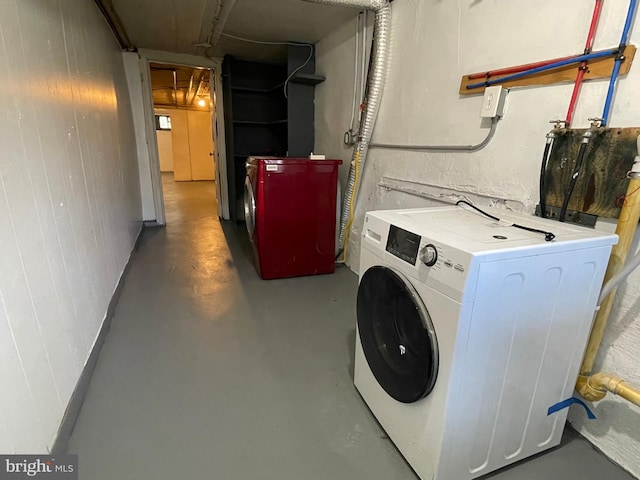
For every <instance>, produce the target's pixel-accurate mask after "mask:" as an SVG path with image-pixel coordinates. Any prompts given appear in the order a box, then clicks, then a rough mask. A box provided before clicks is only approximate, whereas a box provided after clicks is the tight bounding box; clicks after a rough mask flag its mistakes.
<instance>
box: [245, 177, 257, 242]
mask: <svg viewBox="0 0 640 480" xmlns="http://www.w3.org/2000/svg"><path fill="white" fill-rule="evenodd" d="M244 221H245V224H246V225H247V231H248V232H249V238H253V232H254V230H255V228H256V197H255V196H254V194H253V187H252V186H251V179H250V178H249V176H246V177H245V179H244Z"/></svg>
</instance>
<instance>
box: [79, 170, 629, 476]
mask: <svg viewBox="0 0 640 480" xmlns="http://www.w3.org/2000/svg"><path fill="white" fill-rule="evenodd" d="M164 180H165V182H164V183H165V199H166V204H167V219H168V225H167V227H166V228H162V229H160V228H157V229H147V230H145V231H144V233H143V236H142V239H141V241H140V247H139V249H138V250H137V251H136V253H135V255H134V259H133V263H132V266H131V270H130V272H129V274H128V276H127V278H126V283H125V286H124V289H123V291H122V296H121V298H120V301H119V303H118V306H117V308H116V313H115V317H114V320H113V325H112V328H111V330H110V332H109V334H108V336H107V339H106V342H105V345H104V347H103V350H102V352H101V354H100V358H99V361H98V365H97V367H96V371H95V374H94V376H93V379H92V382H91V385H90V387H89V391H88V393H87V397H86V400H85V403H84V405H83V407H82V410H81V413H80V416H79V418H78V422H77V424H76V426H75V429H74V432H73V435H72V438H71V442H70V445H69V449H68V450H69V453H76V454H78V455H79V462H80V478H81V480H114V479H118V480H129V479H131V480H134V479H135V480H143V479H154V480H165V479H166V480H169V479H171V480H175V479H178V478H184V479H228V480H233V479H239V480H248V479H252V480H253V479H255V480H260V479H265V480H266V479H278V480H300V479H322V480H326V479H355V480H358V479H368V480H370V479H385V480H391V479H406V480H409V479H411V480H415V478H416V476H415V474H414V473H413V472H412V471H411V469H410V468H409V466H408V465H407V464H406V463H405V462H404V460H403V459H402V457H401V456H400V454H399V453H398V452H397V450H396V449H395V447H394V446H393V444H392V443H391V442H390V441H389V440H388V439H387V437H386V435H385V434H384V432H383V431H382V430H381V428H380V426H379V425H378V424H377V423H376V421H375V419H374V418H373V416H372V415H371V413H370V412H369V410H368V409H367V407H366V406H365V405H364V403H363V401H362V399H361V398H360V397H359V395H358V393H357V392H356V390H355V389H354V387H353V385H352V368H353V365H352V362H353V344H354V341H355V331H354V308H355V293H356V287H357V277H356V276H355V275H354V274H353V273H351V272H350V271H349V270H348V269H346V268H339V269H338V270H337V271H336V273H335V274H333V275H323V276H316V277H304V278H295V279H286V280H271V281H262V280H260V279H259V278H258V276H257V275H256V274H255V272H254V270H253V268H252V265H251V258H250V250H249V245H248V242H247V239H246V236H245V235H244V232H243V229H242V228H241V227H239V226H236V225H231V224H224V225H221V224H220V222H219V221H218V219H217V216H216V209H215V199H214V195H215V188H214V185H213V183H212V182H197V183H179V184H176V183H174V182H173V181H172V178H171V177H170V176H167V175H165V178H164ZM571 477H579V478H582V479H596V478H598V479H600V478H607V479H608V480H618V479H619V480H623V479H624V480H629V479H631V478H632V477H630V476H629V475H627V474H626V473H625V472H623V471H622V470H621V469H619V468H618V467H616V466H615V465H613V464H612V463H610V462H609V461H608V460H607V459H606V458H605V457H604V456H602V455H601V454H599V453H598V452H596V451H595V450H594V449H593V448H592V447H591V446H590V444H589V443H588V442H586V441H585V440H583V439H582V438H581V437H578V436H577V435H576V434H574V433H572V432H570V431H568V432H567V433H566V434H565V440H564V442H563V445H562V446H561V447H560V448H558V449H555V450H554V451H551V452H549V453H547V454H544V455H540V456H538V457H536V458H533V459H531V460H529V461H526V462H522V463H520V464H518V465H516V466H513V467H510V468H508V469H505V470H502V471H500V472H498V473H495V474H493V475H491V476H490V477H486V478H492V479H500V480H507V479H516V478H517V479H519V480H528V479H545V480H554V479H558V480H559V479H566V478H571ZM451 480H456V479H451Z"/></svg>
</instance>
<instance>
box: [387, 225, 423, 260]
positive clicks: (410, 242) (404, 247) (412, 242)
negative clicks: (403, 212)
mask: <svg viewBox="0 0 640 480" xmlns="http://www.w3.org/2000/svg"><path fill="white" fill-rule="evenodd" d="M420 240H421V237H420V235H416V234H415V233H411V232H408V231H407V230H403V229H402V228H399V227H396V226H395V225H391V226H390V228H389V235H388V236H387V247H386V250H387V252H389V253H391V254H392V255H395V256H396V257H398V258H399V259H401V260H404V261H405V262H407V263H410V264H411V265H415V264H416V261H417V260H418V251H419V249H420ZM420 259H422V253H421V254H420Z"/></svg>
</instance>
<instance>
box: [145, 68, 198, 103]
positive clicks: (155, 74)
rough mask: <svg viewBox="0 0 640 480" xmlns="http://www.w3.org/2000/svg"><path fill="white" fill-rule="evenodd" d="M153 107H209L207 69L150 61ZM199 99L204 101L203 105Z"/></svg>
mask: <svg viewBox="0 0 640 480" xmlns="http://www.w3.org/2000/svg"><path fill="white" fill-rule="evenodd" d="M150 67H151V86H152V90H153V105H154V106H155V107H177V108H197V109H198V110H202V109H207V110H208V108H209V93H210V92H209V70H207V69H202V68H190V67H180V66H172V65H164V64H157V63H152V64H151V65H150ZM199 100H204V102H206V103H205V104H204V105H200V104H199V103H198V101H199Z"/></svg>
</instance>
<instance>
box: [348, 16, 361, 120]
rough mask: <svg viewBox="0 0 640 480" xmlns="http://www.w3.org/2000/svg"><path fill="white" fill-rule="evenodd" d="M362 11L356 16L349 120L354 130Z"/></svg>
mask: <svg viewBox="0 0 640 480" xmlns="http://www.w3.org/2000/svg"><path fill="white" fill-rule="evenodd" d="M361 17H362V13H360V14H359V15H358V16H357V17H356V42H355V45H356V48H355V60H354V62H353V64H354V68H353V103H352V104H351V121H350V122H349V130H350V131H353V127H354V125H353V122H354V121H355V119H356V106H357V105H358V74H359V72H358V58H359V55H360V18H361Z"/></svg>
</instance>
